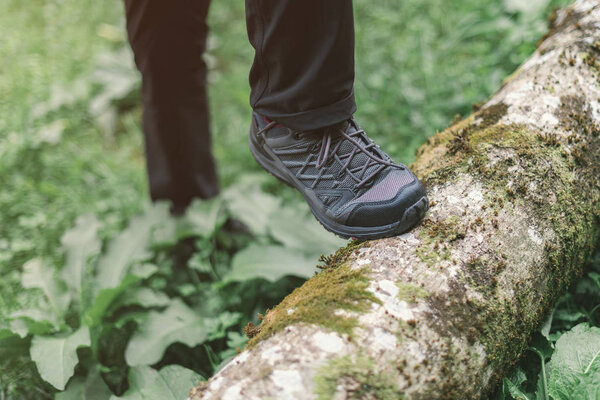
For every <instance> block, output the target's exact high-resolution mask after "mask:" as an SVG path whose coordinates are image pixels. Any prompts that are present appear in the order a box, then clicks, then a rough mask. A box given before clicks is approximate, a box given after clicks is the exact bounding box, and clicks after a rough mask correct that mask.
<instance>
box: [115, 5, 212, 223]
mask: <svg viewBox="0 0 600 400" xmlns="http://www.w3.org/2000/svg"><path fill="white" fill-rule="evenodd" d="M209 2H210V1H209V0H194V1H189V0H171V1H154V0H125V7H126V16H127V32H128V37H129V42H130V44H131V47H132V49H133V52H134V56H135V62H136V65H137V67H138V69H139V70H140V72H141V74H142V97H143V106H144V117H143V130H144V136H145V148H146V164H147V170H148V179H149V186H150V195H151V198H152V199H153V200H163V199H166V200H171V201H172V202H173V206H174V211H175V212H181V211H183V210H184V209H185V207H186V206H187V205H188V204H189V202H190V201H191V200H192V199H193V198H210V197H213V196H215V195H216V194H218V192H219V186H218V179H217V175H216V168H215V163H214V159H213V156H212V154H211V139H210V127H209V113H208V102H207V94H206V65H205V64H204V61H203V60H202V53H203V52H204V50H205V43H206V35H207V32H208V28H207V25H206V16H207V13H208V7H209Z"/></svg>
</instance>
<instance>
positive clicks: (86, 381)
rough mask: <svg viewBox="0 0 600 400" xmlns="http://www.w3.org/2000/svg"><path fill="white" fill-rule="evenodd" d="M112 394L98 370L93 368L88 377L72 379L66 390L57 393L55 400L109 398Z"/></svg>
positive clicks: (100, 399) (101, 399) (107, 399)
mask: <svg viewBox="0 0 600 400" xmlns="http://www.w3.org/2000/svg"><path fill="white" fill-rule="evenodd" d="M111 395H112V392H111V391H110V389H109V388H108V386H106V383H104V380H102V377H101V376H100V373H99V372H98V370H97V369H93V370H92V371H90V372H89V373H88V376H87V377H86V378H83V377H79V376H77V377H74V378H73V379H71V380H70V381H69V384H68V385H67V388H66V390H65V391H64V392H61V393H57V394H56V395H55V397H54V400H109V399H110V398H111Z"/></svg>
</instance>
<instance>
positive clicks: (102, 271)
mask: <svg viewBox="0 0 600 400" xmlns="http://www.w3.org/2000/svg"><path fill="white" fill-rule="evenodd" d="M168 218H170V216H169V209H168V205H167V204H165V203H159V204H156V205H154V206H152V207H149V208H148V209H147V210H146V212H145V213H144V214H142V215H138V216H135V217H133V218H132V219H131V220H130V222H129V226H128V227H127V229H125V230H124V231H123V232H121V233H120V234H119V235H118V236H117V237H116V238H114V239H113V240H111V241H110V244H109V245H108V250H107V252H106V253H105V254H104V255H102V257H101V258H100V259H99V260H98V275H97V277H96V282H97V288H98V291H100V290H102V289H107V288H114V287H116V286H118V285H119V284H120V283H121V280H122V279H123V278H124V277H125V275H126V274H127V271H128V270H129V267H130V266H131V265H132V264H133V263H134V262H139V261H141V260H144V259H145V258H147V257H148V255H149V253H148V246H149V242H150V235H151V234H152V229H153V228H154V227H155V226H156V225H157V224H159V223H160V222H161V221H164V220H165V219H168Z"/></svg>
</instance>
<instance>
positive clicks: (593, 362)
mask: <svg viewBox="0 0 600 400" xmlns="http://www.w3.org/2000/svg"><path fill="white" fill-rule="evenodd" d="M598 382H600V328H596V327H590V326H589V325H588V324H585V323H584V324H579V325H577V326H575V327H574V328H573V329H571V330H570V331H569V332H567V333H565V334H563V335H562V336H561V337H560V338H559V339H558V341H557V342H556V351H555V352H554V355H553V356H552V359H551V360H550V362H549V363H548V393H549V394H550V395H551V396H552V397H553V398H554V399H555V400H562V399H565V400H566V399H572V398H573V397H571V396H572V394H573V392H574V391H576V390H577V388H578V387H579V386H581V385H588V384H591V385H597V384H598Z"/></svg>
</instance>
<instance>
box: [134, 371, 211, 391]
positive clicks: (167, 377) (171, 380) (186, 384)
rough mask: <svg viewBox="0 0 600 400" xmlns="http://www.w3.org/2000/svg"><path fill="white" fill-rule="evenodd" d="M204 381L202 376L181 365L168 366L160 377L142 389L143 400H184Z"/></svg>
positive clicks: (160, 373) (159, 374) (161, 372)
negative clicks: (191, 390) (192, 389)
mask: <svg viewBox="0 0 600 400" xmlns="http://www.w3.org/2000/svg"><path fill="white" fill-rule="evenodd" d="M200 381H204V379H203V378H202V376H200V375H198V374H197V373H195V372H194V371H192V370H190V369H187V368H184V367H182V366H179V365H168V366H166V367H164V368H163V369H161V370H160V372H159V373H158V377H157V378H156V379H154V381H153V382H152V383H150V384H149V385H147V386H145V387H144V388H143V389H142V397H141V398H142V399H143V400H184V399H186V398H188V397H189V392H190V389H191V388H193V387H195V386H198V383H199V382H200Z"/></svg>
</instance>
